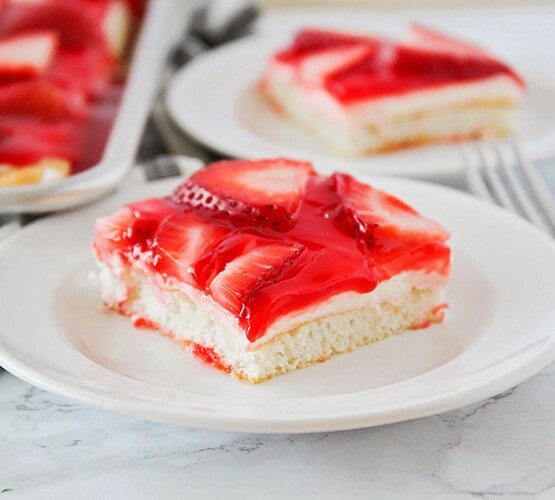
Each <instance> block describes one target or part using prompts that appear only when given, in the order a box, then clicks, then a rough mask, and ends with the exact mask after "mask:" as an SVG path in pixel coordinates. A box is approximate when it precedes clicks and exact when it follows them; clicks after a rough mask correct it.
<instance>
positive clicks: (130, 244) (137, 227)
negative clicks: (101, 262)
mask: <svg viewBox="0 0 555 500" xmlns="http://www.w3.org/2000/svg"><path fill="white" fill-rule="evenodd" d="M176 210H177V209H176V208H175V206H174V205H173V204H172V203H170V202H169V201H167V200H164V199H158V198H152V199H148V200H144V201H141V202H138V203H134V204H131V205H127V206H125V207H123V208H121V209H120V210H118V211H117V212H116V213H114V214H112V215H109V216H107V217H101V218H99V219H97V221H96V223H95V226H94V234H95V240H94V247H95V249H96V250H97V251H98V252H99V253H101V254H103V253H105V252H107V253H110V252H113V251H114V250H119V251H121V252H122V253H123V254H125V255H127V256H129V257H138V256H139V254H140V253H141V252H143V251H145V250H146V249H148V248H149V247H150V246H151V245H152V243H153V237H154V233H155V232H156V230H157V229H158V226H159V224H160V223H161V222H163V221H164V220H165V219H166V218H168V217H170V216H171V215H173V214H174V213H175V212H176Z"/></svg>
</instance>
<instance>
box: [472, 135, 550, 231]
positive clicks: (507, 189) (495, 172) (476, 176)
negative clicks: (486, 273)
mask: <svg viewBox="0 0 555 500" xmlns="http://www.w3.org/2000/svg"><path fill="white" fill-rule="evenodd" d="M463 155H464V161H465V177H466V181H467V183H468V187H469V189H470V191H472V192H473V193H474V194H476V195H477V196H479V197H481V198H483V199H486V200H489V201H491V202H493V203H498V204H499V205H502V206H503V207H505V208H507V209H508V210H511V211H513V212H515V213H518V214H520V215H521V216H523V217H525V218H527V219H528V220H530V221H531V222H532V223H534V224H536V225H537V226H539V227H540V228H542V229H544V230H545V231H547V232H550V233H551V234H555V197H554V194H553V193H552V192H551V191H550V189H549V187H548V186H547V184H546V182H545V180H544V178H543V177H542V175H541V174H540V173H539V172H538V171H537V169H536V168H535V166H534V165H533V164H532V163H531V162H530V161H529V160H527V159H526V157H525V155H524V154H523V153H522V151H521V149H520V147H519V146H518V144H517V143H516V142H515V141H514V140H512V139H511V140H507V141H502V142H501V141H496V142H476V143H473V144H472V145H471V146H469V147H465V148H463Z"/></svg>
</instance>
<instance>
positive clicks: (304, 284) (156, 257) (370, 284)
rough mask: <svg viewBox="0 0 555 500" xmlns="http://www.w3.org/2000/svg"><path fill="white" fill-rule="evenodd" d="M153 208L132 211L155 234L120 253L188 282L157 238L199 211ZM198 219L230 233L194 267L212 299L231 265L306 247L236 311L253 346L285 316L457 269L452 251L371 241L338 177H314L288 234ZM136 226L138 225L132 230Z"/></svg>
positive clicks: (128, 242)
mask: <svg viewBox="0 0 555 500" xmlns="http://www.w3.org/2000/svg"><path fill="white" fill-rule="evenodd" d="M153 202H154V200H149V201H147V202H144V208H145V213H144V214H142V213H141V206H142V202H138V203H134V204H133V205H132V206H131V207H132V210H133V212H134V214H135V217H137V218H138V219H139V220H142V221H143V222H142V223H141V224H146V226H148V231H144V232H140V233H137V232H136V231H135V232H134V238H131V239H124V240H122V241H120V242H119V243H118V244H116V249H117V250H119V251H120V252H121V254H122V255H124V256H126V257H127V258H128V259H129V260H130V261H132V260H133V259H134V258H135V257H136V256H137V247H139V248H140V250H141V251H142V252H144V251H148V250H149V249H152V250H153V257H152V259H151V261H150V265H151V267H152V271H153V272H154V273H157V274H158V275H160V276H164V277H166V278H168V277H170V278H175V279H177V280H180V279H181V278H180V272H179V271H180V270H179V268H178V267H176V263H175V261H174V260H172V259H168V258H167V256H166V255H167V254H164V253H158V250H157V248H156V244H155V243H154V241H155V238H154V239H153V237H152V235H153V234H155V226H156V224H158V227H160V228H161V231H163V225H162V223H163V221H165V220H168V217H171V214H172V212H175V213H179V212H188V211H189V210H191V209H190V208H189V207H187V206H184V205H177V204H176V205H173V206H172V204H170V203H169V202H168V200H165V201H162V200H158V205H157V207H155V206H154V204H153ZM196 213H197V215H200V216H201V217H203V218H204V219H206V220H207V222H208V223H209V224H211V225H212V224H213V225H217V226H220V227H223V228H225V229H228V230H229V232H224V234H225V235H224V236H223V237H222V238H221V239H219V240H218V241H216V242H215V243H214V244H213V245H211V246H210V247H209V248H208V249H207V250H206V251H205V252H204V253H203V254H202V255H201V256H200V257H199V258H198V259H197V260H196V262H194V263H193V264H192V265H191V268H192V270H193V276H194V277H195V279H196V283H195V285H196V286H197V287H198V288H199V289H200V290H201V291H203V292H204V293H206V294H207V295H210V283H211V281H212V280H213V279H214V277H215V276H216V275H217V274H218V273H219V272H220V271H221V270H223V269H224V268H225V266H226V264H227V263H229V262H231V261H232V260H233V259H235V258H237V257H238V256H240V255H243V254H244V253H245V252H247V251H249V250H252V249H253V248H255V247H257V246H261V245H267V244H272V243H279V244H291V245H299V244H300V245H302V247H304V249H303V250H302V251H301V252H300V254H299V256H298V257H297V258H296V259H294V261H293V264H291V265H287V266H284V269H283V272H281V274H277V275H276V276H275V277H273V278H272V279H270V280H269V281H267V282H266V283H263V284H262V285H261V286H257V287H256V288H255V289H253V291H252V292H251V293H248V294H246V295H245V296H244V297H243V298H242V304H241V309H240V310H238V311H234V310H231V309H230V311H231V312H232V313H233V314H235V315H236V316H237V317H238V320H239V325H240V326H241V327H242V328H243V329H244V330H245V333H246V336H247V338H248V340H249V341H251V342H254V341H256V340H257V339H259V338H260V337H262V336H263V335H264V334H265V332H266V331H267V329H268V327H269V326H271V325H272V324H273V323H274V322H275V321H276V320H278V319H279V318H281V317H283V316H284V315H287V314H289V313H294V312H296V311H302V310H304V309H306V308H309V307H311V306H315V305H318V304H320V303H321V302H323V301H325V300H327V299H329V298H331V297H333V296H335V295H337V294H340V293H343V292H350V291H351V292H358V293H368V292H371V291H372V290H374V289H375V288H376V286H377V285H378V284H379V283H380V282H381V281H384V280H386V279H388V278H390V277H391V276H393V275H395V274H397V273H399V272H401V271H408V270H419V269H422V270H425V271H428V272H429V271H437V272H439V273H442V274H446V273H447V272H448V269H449V261H450V250H449V248H448V247H447V245H445V244H444V243H441V242H438V241H426V242H424V243H410V242H403V241H401V240H396V239H392V238H385V237H383V238H382V237H379V236H376V235H372V236H371V238H369V237H368V235H363V234H362V233H361V232H360V230H359V229H358V227H357V225H356V223H355V222H354V221H353V219H352V218H351V217H350V216H349V213H348V211H347V210H346V208H345V207H344V205H343V202H342V199H341V197H340V196H339V195H338V194H337V192H336V191H335V180H334V178H333V177H323V176H319V175H311V176H310V177H309V179H308V181H307V184H306V186H305V189H304V193H303V196H302V198H301V201H300V203H299V206H298V209H297V211H296V213H295V214H294V216H293V218H292V224H290V225H289V226H288V228H287V229H286V230H279V231H278V230H275V229H272V227H257V226H255V225H252V226H251V227H240V228H238V227H235V226H233V224H232V222H231V221H230V220H227V219H222V218H221V217H220V218H214V217H210V216H209V214H208V213H206V212H202V211H198V212H196ZM135 226H136V224H135V223H134V224H133V226H132V227H134V228H135ZM135 229H136V228H135ZM143 234H144V238H143V237H142V235H143ZM369 241H371V243H369ZM176 245H179V242H176ZM166 250H167V249H166ZM181 271H182V270H181Z"/></svg>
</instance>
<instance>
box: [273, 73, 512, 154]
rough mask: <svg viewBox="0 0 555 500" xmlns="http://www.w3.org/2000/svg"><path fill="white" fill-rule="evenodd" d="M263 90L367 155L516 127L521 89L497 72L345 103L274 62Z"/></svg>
mask: <svg viewBox="0 0 555 500" xmlns="http://www.w3.org/2000/svg"><path fill="white" fill-rule="evenodd" d="M264 82H265V85H264V89H265V92H266V93H267V94H268V96H269V97H270V99H271V100H272V101H274V102H275V103H277V105H278V106H280V107H281V108H282V109H283V110H284V111H285V112H286V113H287V114H288V115H290V116H291V117H293V118H294V119H295V120H296V121H298V122H299V123H301V124H302V125H304V126H305V127H307V128H309V129H311V130H312V131H313V132H315V133H316V134H318V135H319V136H321V137H322V138H323V139H324V140H326V141H327V142H328V143H329V144H330V145H331V146H332V147H333V148H334V149H336V150H338V151H340V152H343V153H345V154H363V153H366V152H371V151H377V150H381V149H388V148H392V147H395V146H396V145H401V146H402V145H407V144H409V145H410V144H414V143H420V142H429V141H431V140H444V139H451V138H454V137H467V136H482V137H487V136H490V135H491V136H497V135H502V134H505V133H507V132H509V131H511V130H512V128H513V127H512V123H513V119H514V110H515V109H516V107H517V105H518V104H519V103H520V101H521V99H522V94H523V91H522V88H521V87H520V86H519V85H518V84H517V83H516V82H515V81H514V80H513V79H512V78H510V77H508V76H505V75H500V76H495V77H491V78H487V79H483V80H479V81H475V82H468V83H465V84H461V85H448V86H444V87H440V88H434V89H430V90H421V91H415V92H410V93H407V94H404V95H397V96H388V97H380V98H375V99H369V100H367V101H364V102H357V103H353V104H349V105H343V104H342V103H341V102H339V101H338V100H336V99H335V98H334V97H333V96H332V95H331V94H329V93H328V92H326V91H325V90H324V89H322V88H321V87H320V86H319V85H309V84H305V83H304V82H299V80H298V78H297V76H296V73H295V72H294V71H293V69H292V68H291V67H290V66H287V65H283V64H278V63H273V64H272V65H271V66H270V68H269V70H268V72H267V73H266V75H265V80H264Z"/></svg>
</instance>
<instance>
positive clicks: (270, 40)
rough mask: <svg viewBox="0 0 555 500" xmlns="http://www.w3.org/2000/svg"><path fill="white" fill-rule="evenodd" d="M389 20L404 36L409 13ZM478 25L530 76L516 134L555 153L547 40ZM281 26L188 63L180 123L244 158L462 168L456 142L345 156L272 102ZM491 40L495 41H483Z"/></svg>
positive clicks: (175, 85)
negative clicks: (263, 90)
mask: <svg viewBox="0 0 555 500" xmlns="http://www.w3.org/2000/svg"><path fill="white" fill-rule="evenodd" d="M386 21H387V22H386V23H385V26H387V29H388V32H389V34H391V35H397V36H401V34H402V33H403V32H404V31H405V30H406V28H407V23H406V20H403V19H401V18H396V16H395V15H394V14H390V15H389V16H388V17H387V20H386ZM384 22H385V20H384ZM337 24H338V25H340V23H337ZM359 24H360V23H359ZM369 24H371V26H369V27H368V28H367V30H368V31H370V32H383V29H382V28H380V17H379V16H376V15H374V16H373V17H372V21H371V23H369ZM501 24H502V23H501ZM383 25H384V24H383V23H382V26H383ZM434 26H436V27H438V28H440V29H444V30H445V31H446V32H448V33H455V34H458V35H459V36H462V37H463V38H464V34H465V33H464V30H463V31H462V35H460V33H461V30H460V26H459V25H458V23H457V21H456V20H454V21H453V20H451V22H448V20H443V22H440V23H437V22H436V24H434ZM465 26H466V25H465ZM476 26H477V27H478V28H481V29H482V32H479V31H478V32H472V33H471V36H468V35H467V36H466V38H470V39H472V40H478V41H479V42H481V43H482V44H483V45H484V46H486V47H489V48H492V50H494V52H496V53H498V54H499V55H500V56H501V57H503V58H504V59H505V60H508V61H509V62H510V63H511V64H512V65H513V66H514V67H515V68H516V69H517V70H518V71H519V72H520V73H521V74H522V75H523V76H524V79H525V81H526V82H527V85H528V91H527V92H528V93H527V96H526V99H525V101H524V105H523V108H522V110H521V112H520V114H519V116H518V120H517V128H518V130H517V132H518V136H519V138H520V139H521V141H522V146H523V148H524V150H525V152H526V154H527V155H528V156H529V157H530V158H531V159H533V160H540V159H543V158H546V157H549V156H552V155H554V154H555V122H554V121H553V118H552V117H553V116H555V99H553V96H554V95H555V73H554V72H553V68H554V67H555V57H554V56H553V54H552V53H551V52H549V51H546V48H543V47H542V46H541V45H538V46H535V45H530V44H527V43H526V42H527V40H525V38H526V37H524V35H523V34H521V39H518V38H517V39H515V38H514V37H513V39H510V38H509V40H512V44H509V43H508V40H507V34H506V33H505V35H504V37H503V30H502V29H500V28H499V26H497V28H496V29H493V28H495V27H494V26H493V25H489V24H488V23H482V24H480V23H477V24H476V25H475V26H473V27H476ZM359 29H360V26H359ZM490 32H491V35H490V37H488V33H490ZM280 33H281V34H280V35H257V36H255V37H252V38H249V39H245V40H241V41H238V42H235V43H233V44H230V45H228V46H225V47H223V48H220V49H217V50H214V51H211V52H209V53H207V54H204V55H202V56H200V57H199V58H197V59H196V60H194V61H193V62H192V63H190V64H189V65H187V66H185V67H184V68H183V69H182V70H181V71H180V72H179V73H178V74H177V75H176V76H175V77H174V79H173V80H172V82H171V84H170V86H169V89H168V92H167V94H166V106H167V109H168V111H169V113H170V115H171V117H172V118H173V120H174V121H175V123H176V124H177V125H178V126H179V127H180V128H181V129H182V130H183V131H185V132H186V133H187V134H189V135H190V136H192V137H193V138H195V139H196V140H198V141H199V142H201V143H202V144H204V145H206V146H208V147H210V148H211V149H213V150H215V151H218V152H220V153H223V154H226V155H230V156H234V157H239V158H261V157H276V156H290V157H293V158H302V159H307V160H311V161H313V162H314V164H315V165H316V166H317V167H318V168H319V169H320V170H323V171H328V172H329V171H335V170H342V171H350V172H352V173H355V174H359V173H363V172H369V173H379V174H393V175H406V176H411V177H423V178H440V177H448V176H450V175H453V174H456V173H458V172H460V171H461V169H462V167H463V165H464V163H463V160H462V155H461V151H460V148H459V147H458V146H457V145H440V146H427V147H421V148H412V149H407V150H403V151H400V152H395V153H388V154H379V155H369V156H365V157H346V156H341V155H339V154H336V153H334V152H333V151H331V150H329V149H328V148H327V147H326V146H325V145H324V144H322V143H321V142H320V141H319V140H318V139H316V138H315V137H313V136H312V135H311V134H310V133H308V132H307V131H305V130H304V129H303V128H301V127H300V126H298V125H296V124H294V123H292V122H290V121H289V120H288V119H287V118H286V117H284V116H283V115H281V114H279V113H278V112H276V111H275V110H274V109H272V108H271V107H270V106H268V104H267V103H266V102H265V101H264V100H263V99H262V98H261V97H260V96H259V94H258V93H257V92H255V85H256V83H257V82H258V81H259V79H260V77H261V75H262V72H263V69H264V67H265V65H266V63H267V61H268V60H269V57H270V55H271V54H272V53H274V52H275V51H276V50H277V48H279V47H283V46H284V44H286V43H287V40H288V39H289V37H290V36H291V30H290V29H284V30H283V31H281V32H280ZM480 35H481V36H480ZM511 35H512V32H511ZM500 37H501V38H500ZM490 39H491V41H492V43H489V44H487V43H483V42H482V41H483V40H490ZM495 41H496V43H494V42H495ZM492 45H493V47H491V46H492ZM503 49H504V50H503ZM549 50H550V49H549Z"/></svg>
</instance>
